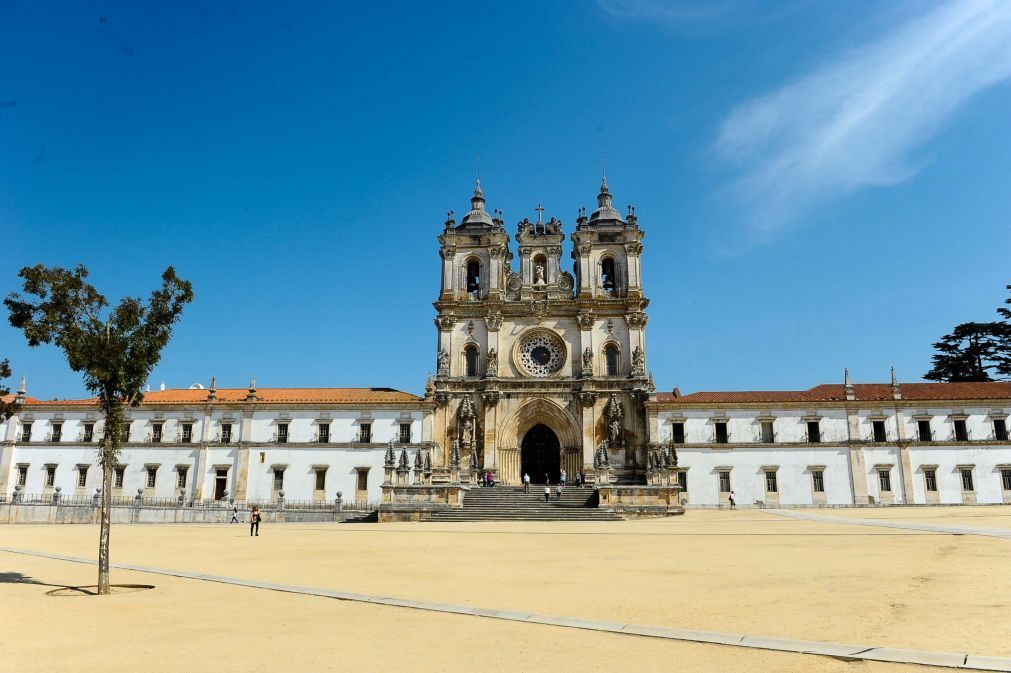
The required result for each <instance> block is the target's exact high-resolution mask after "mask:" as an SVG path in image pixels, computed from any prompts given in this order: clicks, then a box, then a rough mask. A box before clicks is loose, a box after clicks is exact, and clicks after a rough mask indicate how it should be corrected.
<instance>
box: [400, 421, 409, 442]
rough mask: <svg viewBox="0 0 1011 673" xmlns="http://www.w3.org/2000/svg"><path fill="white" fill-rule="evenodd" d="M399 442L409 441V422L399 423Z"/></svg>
mask: <svg viewBox="0 0 1011 673" xmlns="http://www.w3.org/2000/svg"><path fill="white" fill-rule="evenodd" d="M400 443H401V444H410V443H411V424H410V423H401V424H400Z"/></svg>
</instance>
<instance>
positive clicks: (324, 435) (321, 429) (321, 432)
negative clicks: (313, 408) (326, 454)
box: [316, 423, 330, 444]
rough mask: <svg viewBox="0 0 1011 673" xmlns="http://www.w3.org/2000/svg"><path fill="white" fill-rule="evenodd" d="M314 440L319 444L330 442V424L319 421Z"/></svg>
mask: <svg viewBox="0 0 1011 673" xmlns="http://www.w3.org/2000/svg"><path fill="white" fill-rule="evenodd" d="M316 440H317V441H318V442H319V443H320V444H327V443H329V442H330V424H329V423H320V424H319V425H318V426H317V430H316Z"/></svg>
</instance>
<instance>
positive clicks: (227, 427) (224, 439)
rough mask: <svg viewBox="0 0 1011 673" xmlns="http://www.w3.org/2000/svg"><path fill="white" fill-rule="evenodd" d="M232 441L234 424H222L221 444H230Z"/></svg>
mask: <svg viewBox="0 0 1011 673" xmlns="http://www.w3.org/2000/svg"><path fill="white" fill-rule="evenodd" d="M231 441H232V424H231V423H222V424H221V443H222V444H228V443H229V442H231Z"/></svg>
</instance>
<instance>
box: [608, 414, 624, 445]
mask: <svg viewBox="0 0 1011 673" xmlns="http://www.w3.org/2000/svg"><path fill="white" fill-rule="evenodd" d="M608 432H609V437H610V438H611V443H612V444H614V445H615V446H620V445H621V422H620V421H618V420H617V419H615V420H613V421H611V424H610V425H609V426H608Z"/></svg>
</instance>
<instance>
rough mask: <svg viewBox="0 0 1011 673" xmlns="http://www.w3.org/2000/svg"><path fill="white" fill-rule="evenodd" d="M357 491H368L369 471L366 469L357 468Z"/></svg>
mask: <svg viewBox="0 0 1011 673" xmlns="http://www.w3.org/2000/svg"><path fill="white" fill-rule="evenodd" d="M358 490H359V491H367V490H369V470H368V468H358Z"/></svg>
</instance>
